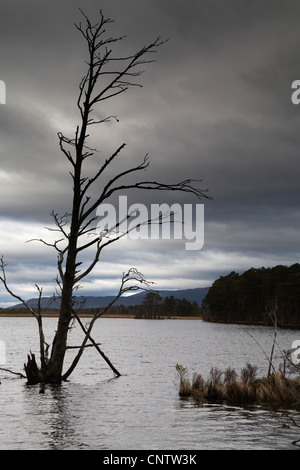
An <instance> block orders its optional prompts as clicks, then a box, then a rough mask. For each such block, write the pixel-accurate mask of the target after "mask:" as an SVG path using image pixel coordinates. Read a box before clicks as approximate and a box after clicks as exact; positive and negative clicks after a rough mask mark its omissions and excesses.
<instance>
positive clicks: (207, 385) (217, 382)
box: [176, 364, 300, 407]
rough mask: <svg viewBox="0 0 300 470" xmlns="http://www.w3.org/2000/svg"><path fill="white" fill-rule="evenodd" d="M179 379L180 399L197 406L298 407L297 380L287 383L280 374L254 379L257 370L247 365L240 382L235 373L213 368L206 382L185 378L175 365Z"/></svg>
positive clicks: (195, 377)
mask: <svg viewBox="0 0 300 470" xmlns="http://www.w3.org/2000/svg"><path fill="white" fill-rule="evenodd" d="M176 370H177V373H178V375H179V379H180V385H179V395H180V396H181V397H184V398H193V399H194V400H195V401H196V402H197V403H199V404H200V403H205V402H209V403H212V402H214V403H220V402H225V403H228V404H231V405H239V404H268V405H279V406H293V407H300V379H299V378H295V379H288V378H286V377H285V376H284V374H283V373H282V372H281V371H275V372H273V373H272V374H270V375H269V376H268V377H262V378H259V379H257V378H256V372H257V367H256V366H252V365H251V364H247V365H246V367H244V368H243V369H242V370H241V373H240V378H239V379H238V374H237V373H236V371H235V370H234V369H231V368H228V369H227V370H226V371H224V372H222V371H221V370H220V369H218V368H216V367H214V368H212V369H211V370H210V373H209V378H208V380H204V379H203V377H202V376H201V375H200V374H194V375H193V378H192V380H191V381H190V380H189V378H188V371H187V369H186V368H184V367H183V366H180V365H178V364H177V366H176Z"/></svg>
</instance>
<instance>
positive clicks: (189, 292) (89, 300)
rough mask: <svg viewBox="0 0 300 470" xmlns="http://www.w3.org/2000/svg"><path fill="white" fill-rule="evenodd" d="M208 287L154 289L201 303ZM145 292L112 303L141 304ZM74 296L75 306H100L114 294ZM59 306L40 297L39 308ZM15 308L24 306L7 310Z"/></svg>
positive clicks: (33, 304) (34, 303)
mask: <svg viewBox="0 0 300 470" xmlns="http://www.w3.org/2000/svg"><path fill="white" fill-rule="evenodd" d="M209 289H210V287H197V288H195V289H178V290H155V292H157V293H158V294H159V295H160V296H161V297H162V298H163V299H164V298H165V297H171V296H173V297H174V298H175V299H186V300H188V301H189V302H197V303H198V305H201V303H202V300H203V299H204V297H205V296H206V294H207V292H208V290H209ZM145 295H146V292H145V291H143V292H139V293H138V294H133V295H130V296H127V297H120V298H119V299H118V300H117V301H116V302H115V303H114V305H125V306H134V305H140V304H142V302H143V300H144V297H145ZM75 298H76V307H77V308H78V307H80V306H82V307H83V308H101V307H106V306H107V305H109V303H110V302H112V300H114V298H115V296H113V295H107V296H75ZM26 303H27V304H28V305H29V306H30V307H32V308H36V307H37V305H38V299H37V298H33V299H29V300H28V301H26ZM59 306H60V300H59V299H54V298H53V297H42V299H41V308H42V309H44V308H53V309H58V308H59ZM16 308H25V307H24V305H23V304H16V305H14V306H12V307H9V308H8V309H7V310H10V309H16Z"/></svg>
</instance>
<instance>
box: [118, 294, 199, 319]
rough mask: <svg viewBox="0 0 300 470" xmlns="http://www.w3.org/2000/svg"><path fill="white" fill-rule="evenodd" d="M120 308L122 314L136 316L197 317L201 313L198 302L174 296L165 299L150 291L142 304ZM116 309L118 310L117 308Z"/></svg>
mask: <svg viewBox="0 0 300 470" xmlns="http://www.w3.org/2000/svg"><path fill="white" fill-rule="evenodd" d="M116 308H118V310H119V313H120V314H122V313H123V314H127V315H133V316H134V317H135V318H150V319H151V318H168V317H176V316H178V317H196V316H199V315H201V312H202V310H201V308H200V306H199V304H198V303H197V302H190V301H189V300H186V299H175V298H174V296H170V297H165V298H164V299H163V298H162V297H161V296H160V295H159V294H157V293H156V292H148V293H147V294H146V295H145V298H144V300H143V303H142V304H141V305H132V306H124V305H121V306H120V307H115V309H116ZM115 311H116V310H115Z"/></svg>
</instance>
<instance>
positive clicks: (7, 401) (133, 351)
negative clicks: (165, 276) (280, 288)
mask: <svg viewBox="0 0 300 470" xmlns="http://www.w3.org/2000/svg"><path fill="white" fill-rule="evenodd" d="M56 322H57V320H56V319H55V318H45V319H44V324H45V335H46V341H47V340H48V341H49V342H51V339H52V336H53V333H54V331H55V327H56ZM81 335H82V332H81V330H80V329H78V327H77V328H74V329H72V331H71V333H70V344H72V345H78V344H79V341H80V338H81ZM93 337H94V338H95V339H96V340H97V341H99V342H100V343H101V348H102V350H103V351H104V353H105V354H106V355H107V356H108V357H109V359H110V360H111V362H112V363H113V364H114V366H115V367H116V368H117V369H118V370H119V371H120V373H121V377H119V378H115V377H114V375H113V373H112V371H111V369H110V368H109V366H108V365H107V364H106V362H104V360H103V358H102V357H101V356H100V355H99V353H98V352H97V351H96V350H95V349H94V348H87V349H86V351H85V353H84V355H83V357H82V359H81V361H80V363H79V365H78V367H77V368H76V370H75V371H74V373H73V374H72V375H71V377H70V379H69V381H67V382H65V383H63V384H62V385H60V386H46V389H45V393H43V394H41V393H39V386H27V385H26V381H25V380H24V379H21V378H19V377H18V376H16V375H12V374H10V373H8V372H5V371H3V370H0V380H1V385H0V449H1V450H50V449H52V450H81V449H82V450H85V449H86V450H101V449H104V450H116V449H122V450H131V449H135V450H151V449H153V450H164V449H169V450H170V449H174V450H184V449H189V450H284V449H286V450H297V449H298V450H299V447H297V446H295V444H293V441H295V440H297V439H300V428H298V427H296V426H295V425H293V424H292V421H291V420H290V417H289V416H292V417H293V418H294V419H295V420H298V423H300V413H298V412H295V411H289V412H288V413H286V412H284V411H283V410H276V411H275V410H270V409H264V408H262V407H258V406H251V407H238V406H226V405H217V404H216V405H202V406H197V405H196V404H195V403H193V402H192V401H191V400H184V399H181V398H180V397H179V396H178V385H179V381H178V377H177V375H176V364H181V365H183V366H184V367H187V368H188V370H189V373H190V374H191V375H192V374H193V373H194V372H197V373H201V374H202V375H203V377H204V378H206V377H207V376H208V374H209V371H210V369H211V367H215V366H216V367H218V368H220V369H226V368H227V367H228V366H230V367H233V368H235V369H236V371H237V372H239V371H240V370H241V369H242V368H243V367H244V366H245V365H246V363H251V364H252V365H257V367H258V375H259V376H263V375H266V373H267V369H268V363H267V360H266V357H265V355H264V354H263V352H262V349H263V350H264V351H266V352H267V353H268V352H269V351H270V349H271V345H272V340H273V329H272V328H267V327H260V326H246V327H243V328H241V327H240V326H238V325H224V324H214V323H208V322H205V321H202V320H137V319H127V318H124V319H115V318H102V319H99V321H98V322H97V323H96V325H95V329H94V331H93ZM296 339H300V331H297V330H288V329H285V330H279V333H278V336H277V342H278V347H279V348H280V349H282V350H284V349H290V348H291V345H292V342H293V341H294V340H296ZM0 341H1V344H2V346H4V350H3V348H2V354H1V357H0V359H1V361H2V363H1V364H0V367H2V368H7V369H11V370H14V371H16V372H23V370H22V369H23V364H24V362H25V361H26V357H27V353H28V352H29V351H32V352H33V353H36V354H37V356H38V331H37V324H36V321H35V319H34V318H24V317H23V318H8V317H1V318H0ZM277 352H279V349H277ZM67 354H68V357H67V363H70V361H71V359H72V357H73V356H74V354H75V353H74V350H71V349H70V350H69V351H68V352H67ZM278 361H280V358H278Z"/></svg>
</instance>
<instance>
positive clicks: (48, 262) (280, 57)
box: [0, 0, 300, 306]
mask: <svg viewBox="0 0 300 470" xmlns="http://www.w3.org/2000/svg"><path fill="white" fill-rule="evenodd" d="M79 7H81V8H83V9H84V11H85V12H86V14H87V15H88V16H89V17H90V18H91V21H92V22H97V18H98V12H99V9H100V8H102V10H103V14H104V16H106V17H109V18H111V19H113V20H114V23H113V24H111V25H110V26H109V27H108V34H109V35H116V36H122V35H127V37H126V38H125V39H124V40H123V41H122V42H120V43H118V53H120V54H123V53H124V54H128V53H132V52H135V51H137V50H139V49H140V48H141V47H143V46H144V45H146V44H148V43H149V42H151V41H152V40H153V39H155V38H156V37H157V36H162V37H163V38H170V40H169V41H168V42H167V43H166V44H165V45H164V46H162V47H161V48H160V49H159V51H158V53H157V54H156V56H155V59H156V62H155V63H152V64H148V65H147V66H145V67H144V70H145V73H144V74H143V75H142V76H141V77H140V78H139V81H140V83H141V84H142V85H143V87H142V88H136V87H133V88H131V89H129V90H128V92H126V93H124V94H122V95H121V97H120V98H115V99H114V100H112V101H111V102H106V103H105V107H104V108H103V109H98V110H97V113H99V115H100V116H104V115H117V116H118V119H119V122H112V123H111V124H106V125H102V126H101V128H99V129H96V127H94V129H93V136H92V139H94V140H93V142H95V143H96V145H97V148H98V149H99V152H97V154H96V155H95V156H94V157H93V161H92V162H90V165H91V171H93V169H95V168H96V164H97V162H100V163H99V164H101V161H103V160H104V159H105V158H107V156H109V155H110V154H111V153H113V152H114V150H116V148H117V147H118V146H120V145H121V144H122V143H123V142H125V143H126V149H125V151H124V152H123V155H122V159H123V160H122V164H123V165H124V166H126V165H127V164H128V165H129V166H132V164H133V163H136V164H139V163H140V162H141V161H142V159H143V157H144V155H145V154H146V153H148V154H149V158H150V160H151V165H150V167H149V170H148V174H147V178H146V179H148V178H150V177H151V178H152V177H153V178H155V179H159V180H160V181H161V182H166V183H175V182H178V181H181V180H182V179H186V178H194V179H202V182H201V183H200V187H202V188H209V193H210V195H211V196H212V197H213V200H212V201H197V200H195V199H194V198H191V197H187V195H182V194H180V193H171V194H170V195H169V196H167V195H166V194H163V197H162V195H161V194H158V193H153V192H151V193H148V194H143V195H142V193H141V192H136V193H130V195H128V197H129V198H130V203H133V202H144V203H146V202H147V204H148V207H149V204H152V203H159V202H163V201H165V202H168V203H169V204H172V203H181V204H182V203H188V204H197V203H198V204H199V203H200V202H201V203H204V207H205V222H204V230H205V238H204V246H203V248H202V249H201V250H187V249H185V248H186V247H185V243H184V241H181V240H169V241H168V240H158V241H157V240H143V241H141V240H137V241H133V240H128V241H122V242H120V243H115V244H112V248H109V249H107V250H106V251H103V257H102V260H101V262H100V263H99V264H98V265H97V267H96V269H95V270H94V271H93V274H92V275H91V276H90V277H89V278H88V279H87V280H86V282H85V283H84V285H83V288H82V290H81V293H82V294H85V295H106V294H113V293H115V292H116V291H117V288H118V286H119V281H120V278H121V276H122V273H123V272H124V271H127V269H128V268H130V267H132V266H134V267H136V268H137V269H139V270H140V271H141V272H142V273H143V274H144V275H145V277H146V278H147V279H149V280H151V281H154V282H155V283H156V288H158V289H182V288H194V287H203V286H209V285H211V284H212V282H213V281H214V280H215V279H217V278H218V277H219V276H220V275H224V274H227V273H229V272H230V271H232V270H235V271H237V272H240V273H242V272H244V271H245V270H247V269H249V268H251V267H258V268H259V267H262V266H264V267H271V266H275V265H277V264H283V265H291V264H293V263H297V262H299V252H300V247H299V242H300V240H299V228H300V227H299V225H300V207H299V202H300V200H299V194H300V189H299V181H300V165H299V155H300V132H299V130H300V105H299V106H297V105H294V104H293V103H292V101H291V95H292V91H293V90H292V88H291V85H292V82H293V81H294V80H297V79H300V2H299V1H298V0H294V1H292V0H276V1H274V0H186V1H184V2H183V1H182V0H103V1H96V0H85V1H84V2H82V3H80V2H79V1H74V0H63V1H61V0H60V1H57V0H51V2H50V1H49V0H42V1H41V0H27V1H26V2H24V1H21V0H9V1H8V0H1V17H0V80H3V81H4V82H5V84H6V104H1V105H0V138H1V141H0V142H1V145H0V192H1V197H0V246H1V250H0V252H1V253H0V254H3V255H4V258H5V261H6V263H7V278H8V281H9V283H10V285H11V287H12V288H13V290H14V291H16V293H18V294H19V295H21V296H23V297H24V298H25V299H28V298H31V297H35V296H36V289H35V284H38V285H39V286H41V287H43V289H44V292H45V295H51V294H52V293H53V292H54V288H55V282H54V279H55V277H56V254H55V253H54V252H53V251H52V250H51V249H50V248H47V247H46V246H44V245H41V244H39V243H37V242H31V243H26V241H27V240H28V239H31V238H45V239H46V238H47V235H48V232H47V231H46V230H45V229H44V227H45V226H50V225H51V222H52V221H51V217H50V212H51V211H52V210H53V209H54V210H55V211H57V212H58V213H60V214H63V213H65V212H68V211H70V202H71V195H72V194H71V192H72V181H71V177H70V175H69V171H70V167H69V164H68V161H67V160H66V159H65V157H64V156H63V154H62V153H61V152H60V150H59V145H58V138H57V133H58V132H63V133H64V134H66V135H68V136H70V137H72V136H73V135H74V132H75V128H76V125H77V123H78V122H79V115H78V110H77V107H76V101H77V96H78V84H79V82H80V79H81V77H82V75H83V73H84V71H85V63H84V60H85V59H86V58H87V54H86V52H87V51H86V48H85V43H84V41H83V38H82V36H81V35H80V33H79V32H78V31H77V29H76V28H75V27H74V22H79V21H80V20H81V19H82V18H81V14H80V12H79V10H78V8H79ZM15 303H16V301H15V300H14V299H12V298H11V297H9V296H8V295H7V294H6V292H5V291H4V289H3V287H2V286H0V306H6V305H10V304H15Z"/></svg>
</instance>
